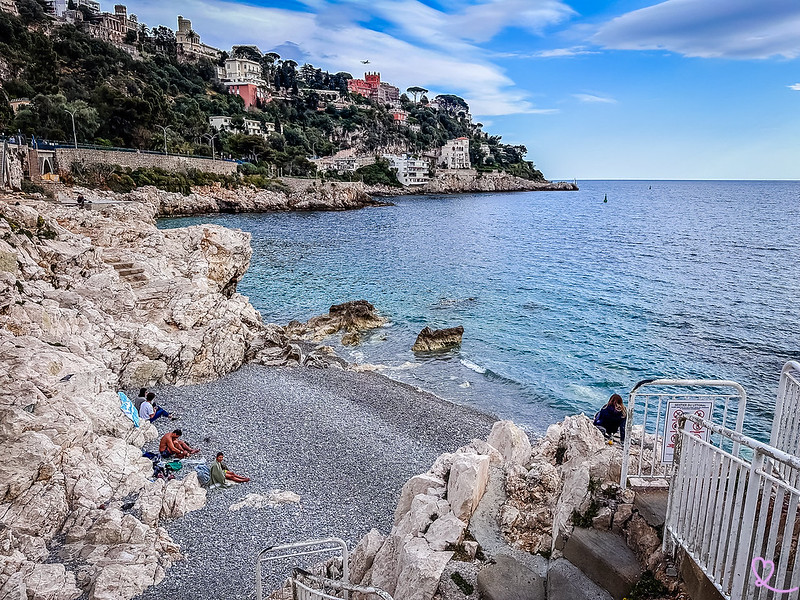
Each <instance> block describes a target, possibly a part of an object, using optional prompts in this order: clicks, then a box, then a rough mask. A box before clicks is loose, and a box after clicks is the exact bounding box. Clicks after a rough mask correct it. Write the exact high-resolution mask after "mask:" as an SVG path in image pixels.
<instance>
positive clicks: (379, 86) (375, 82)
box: [347, 73, 400, 104]
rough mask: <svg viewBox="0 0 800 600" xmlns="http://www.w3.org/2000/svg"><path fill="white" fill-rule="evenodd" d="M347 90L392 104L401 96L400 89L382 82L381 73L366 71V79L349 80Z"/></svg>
mask: <svg viewBox="0 0 800 600" xmlns="http://www.w3.org/2000/svg"><path fill="white" fill-rule="evenodd" d="M347 91H348V92H350V93H352V94H359V95H361V96H364V97H365V98H369V99H370V100H372V101H373V102H380V103H382V104H392V103H395V102H398V100H399V98H400V89H399V88H396V87H395V86H393V85H390V84H388V83H386V82H383V83H381V74H380V73H365V74H364V79H350V80H348V81H347Z"/></svg>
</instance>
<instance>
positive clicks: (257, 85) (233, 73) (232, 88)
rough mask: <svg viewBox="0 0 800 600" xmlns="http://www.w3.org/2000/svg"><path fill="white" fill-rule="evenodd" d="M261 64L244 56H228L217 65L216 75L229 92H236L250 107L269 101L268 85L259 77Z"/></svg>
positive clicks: (246, 105)
mask: <svg viewBox="0 0 800 600" xmlns="http://www.w3.org/2000/svg"><path fill="white" fill-rule="evenodd" d="M261 72H262V71H261V64H260V63H257V62H256V61H254V60H248V59H246V58H229V59H227V60H226V61H225V66H224V67H219V69H218V70H217V76H218V77H219V80H220V81H221V82H222V85H224V86H225V87H226V88H227V90H228V93H229V94H237V95H238V96H241V98H242V100H243V101H244V107H245V108H250V107H251V106H257V105H258V104H265V103H267V102H269V101H270V99H271V96H270V93H269V86H268V85H267V82H266V81H264V80H263V79H262V78H261Z"/></svg>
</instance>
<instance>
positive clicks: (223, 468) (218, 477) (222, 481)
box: [211, 452, 250, 485]
mask: <svg viewBox="0 0 800 600" xmlns="http://www.w3.org/2000/svg"><path fill="white" fill-rule="evenodd" d="M224 458H225V455H224V454H223V453H222V452H217V460H215V461H214V462H213V464H212V465H211V483H212V484H217V485H227V482H228V481H233V482H235V483H245V482H247V481H250V478H249V477H244V476H243V475H237V474H236V473H234V472H233V471H231V470H229V469H228V466H227V465H226V464H225V463H224V462H222V460H223V459H224Z"/></svg>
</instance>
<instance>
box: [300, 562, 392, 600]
mask: <svg viewBox="0 0 800 600" xmlns="http://www.w3.org/2000/svg"><path fill="white" fill-rule="evenodd" d="M290 585H291V587H292V592H293V596H292V599H293V600H341V598H342V593H344V594H347V593H349V592H358V598H359V600H373V599H376V598H379V599H380V600H393V599H392V597H391V596H390V595H389V594H388V593H387V592H384V591H383V590H381V589H379V588H374V587H364V586H360V585H353V584H351V583H344V582H341V581H335V580H333V579H329V578H327V577H320V576H318V575H312V574H311V573H308V572H306V571H303V570H302V569H295V570H294V571H293V572H292V578H291V582H290ZM345 597H346V596H345Z"/></svg>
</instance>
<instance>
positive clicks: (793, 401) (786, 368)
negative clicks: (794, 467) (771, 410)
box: [769, 360, 800, 456]
mask: <svg viewBox="0 0 800 600" xmlns="http://www.w3.org/2000/svg"><path fill="white" fill-rule="evenodd" d="M769 445H770V446H774V447H775V448H778V449H779V450H783V451H784V452H788V453H789V454H794V455H795V456H800V363H798V362H797V361H794V360H791V361H789V362H787V363H786V364H785V365H783V369H782V370H781V379H780V383H779V384H778V398H777V401H776V402H775V418H774V419H773V421H772V433H771V434H770V436H769Z"/></svg>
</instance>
